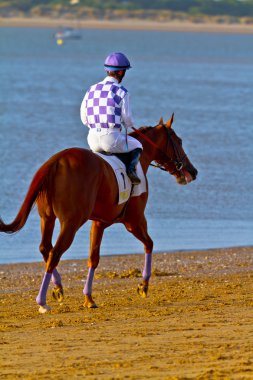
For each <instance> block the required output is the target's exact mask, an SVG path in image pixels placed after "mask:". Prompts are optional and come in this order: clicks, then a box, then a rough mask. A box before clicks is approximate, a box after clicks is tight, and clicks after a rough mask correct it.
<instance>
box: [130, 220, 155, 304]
mask: <svg viewBox="0 0 253 380" xmlns="http://www.w3.org/2000/svg"><path fill="white" fill-rule="evenodd" d="M125 227H126V229H127V230H128V231H129V232H131V233H132V234H133V235H134V236H135V237H136V238H137V239H139V240H140V241H141V242H142V243H143V244H144V250H145V263H144V268H143V272H142V278H143V280H142V282H141V283H140V284H139V285H138V288H137V292H138V294H139V295H140V296H141V297H143V298H145V297H147V294H148V285H149V279H150V277H151V272H152V251H153V241H152V239H151V237H150V236H149V234H148V230H147V221H146V218H145V216H144V215H143V218H142V219H141V220H140V221H138V222H137V223H136V221H135V222H134V223H129V222H127V223H125Z"/></svg>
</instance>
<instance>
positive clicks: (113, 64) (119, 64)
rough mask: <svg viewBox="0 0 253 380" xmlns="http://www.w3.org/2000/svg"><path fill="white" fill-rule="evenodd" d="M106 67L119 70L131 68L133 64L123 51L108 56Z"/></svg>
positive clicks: (107, 69) (110, 69) (108, 69)
mask: <svg viewBox="0 0 253 380" xmlns="http://www.w3.org/2000/svg"><path fill="white" fill-rule="evenodd" d="M104 68H105V70H106V71H119V70H128V69H131V65H130V62H129V60H128V59H127V57H126V56H125V55H124V54H123V53H112V54H110V55H108V57H107V58H106V60H105V63H104Z"/></svg>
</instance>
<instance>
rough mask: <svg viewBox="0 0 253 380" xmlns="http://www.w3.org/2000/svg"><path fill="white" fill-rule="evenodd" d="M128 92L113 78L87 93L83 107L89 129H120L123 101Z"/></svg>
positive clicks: (100, 83)
mask: <svg viewBox="0 0 253 380" xmlns="http://www.w3.org/2000/svg"><path fill="white" fill-rule="evenodd" d="M126 95H127V90H126V89H125V88H124V87H123V86H121V85H119V84H118V82H117V81H115V79H114V78H112V77H106V78H105V79H104V80H103V81H102V82H99V83H97V84H94V85H93V86H91V87H90V89H89V90H88V91H87V92H86V94H85V97H84V99H83V103H82V106H81V113H82V110H83V112H84V113H85V120H83V119H84V118H82V120H83V121H85V124H87V125H88V126H89V128H112V129H114V128H119V129H121V122H122V101H123V99H124V98H125V97H126Z"/></svg>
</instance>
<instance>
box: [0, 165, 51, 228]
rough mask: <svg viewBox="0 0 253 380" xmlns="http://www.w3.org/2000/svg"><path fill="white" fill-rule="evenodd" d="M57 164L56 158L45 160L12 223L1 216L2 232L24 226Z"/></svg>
mask: <svg viewBox="0 0 253 380" xmlns="http://www.w3.org/2000/svg"><path fill="white" fill-rule="evenodd" d="M54 164H55V161H54V160H49V161H47V162H45V163H44V164H43V165H42V166H41V167H40V169H39V170H38V171H37V173H36V174H35V175H34V177H33V179H32V182H31V184H30V187H29V189H28V192H27V194H26V197H25V199H24V201H23V204H22V206H21V208H20V210H19V212H18V214H17V216H16V218H15V219H14V220H13V222H12V223H9V224H5V223H4V222H3V220H2V219H1V218H0V232H5V233H7V234H12V233H14V232H18V231H20V230H21V228H23V227H24V225H25V223H26V221H27V218H28V216H29V214H30V212H31V209H32V207H33V206H34V203H35V202H36V199H37V197H38V195H39V194H40V193H41V192H42V191H43V190H44V189H45V187H46V186H45V185H46V182H47V180H48V177H49V173H50V172H51V169H52V167H53V166H55V165H54Z"/></svg>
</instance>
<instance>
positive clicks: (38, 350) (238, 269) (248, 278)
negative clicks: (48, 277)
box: [0, 247, 253, 380]
mask: <svg viewBox="0 0 253 380" xmlns="http://www.w3.org/2000/svg"><path fill="white" fill-rule="evenodd" d="M143 261H144V255H143V254H136V255H134V254H130V255H118V256H110V257H108V256H103V257H101V261H100V264H99V267H98V269H97V271H96V274H95V280H94V286H93V296H94V299H95V301H96V303H97V304H98V306H99V307H98V309H86V308H84V307H83V306H82V303H83V293H82V288H83V286H84V281H85V278H86V275H87V269H86V260H65V261H64V260H63V261H61V262H60V264H59V271H60V273H61V276H62V281H63V286H64V292H65V299H64V301H63V302H61V303H58V302H57V301H55V300H53V299H52V298H51V295H50V291H49V292H48V296H47V297H48V298H47V303H48V304H49V305H50V306H51V311H50V312H49V313H47V314H39V313H38V305H37V304H36V302H35V298H36V295H37V293H38V290H39V287H40V283H41V280H42V277H43V272H44V264H43V263H42V262H41V263H23V264H9V265H6V264H3V265H0V277H1V281H0V303H1V309H0V316H1V324H0V330H1V335H2V344H1V345H0V348H1V351H0V360H1V364H2V365H1V373H2V376H3V377H4V378H5V379H6V380H8V379H10V380H12V379H14V378H22V379H24V380H28V379H29V380H37V379H38V378H39V379H40V380H48V379H57V380H61V379H62V380H65V379H66V378H70V379H72V378H73V379H75V378H79V377H80V378H81V377H82V378H83V377H86V378H88V379H89V380H95V379H99V380H109V379H113V378H115V379H116V378H117V379H118V378H119V379H130V380H137V379H138V380H142V379H143V380H144V379H145V380H146V379H152V380H168V379H175V380H180V379H183V378H187V379H202V380H207V379H211V378H212V379H225V378H226V379H235V378H238V379H239V378H240V379H252V378H253V351H252V341H253V329H252V326H253V325H252V307H253V296H252V281H253V247H241V248H224V249H211V250H202V251H190V252H185V251H184V252H181V251H180V252H174V253H165V252H164V253H157V254H154V259H153V261H154V262H153V273H152V277H151V280H150V287H149V293H148V297H147V298H141V297H140V296H139V295H138V294H137V292H136V288H137V284H138V283H140V281H141V270H142V266H143ZM50 287H51V285H50ZM235 375H236V377H235Z"/></svg>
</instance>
